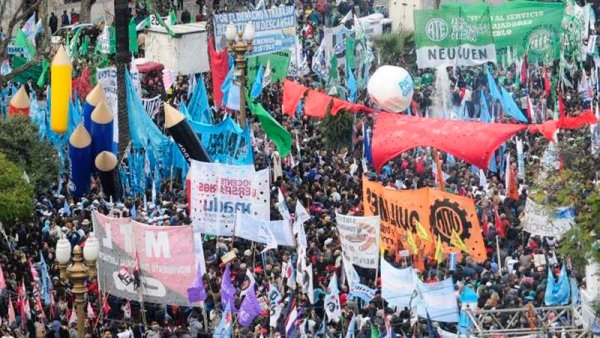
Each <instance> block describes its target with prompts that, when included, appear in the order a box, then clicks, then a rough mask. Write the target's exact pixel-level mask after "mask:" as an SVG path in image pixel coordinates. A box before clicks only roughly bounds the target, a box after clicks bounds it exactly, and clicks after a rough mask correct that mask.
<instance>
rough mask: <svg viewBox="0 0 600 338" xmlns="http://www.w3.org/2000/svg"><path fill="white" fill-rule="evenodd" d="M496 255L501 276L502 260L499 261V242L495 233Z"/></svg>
mask: <svg viewBox="0 0 600 338" xmlns="http://www.w3.org/2000/svg"><path fill="white" fill-rule="evenodd" d="M496 255H497V256H498V271H499V272H500V276H502V262H501V261H500V242H499V241H498V235H496Z"/></svg>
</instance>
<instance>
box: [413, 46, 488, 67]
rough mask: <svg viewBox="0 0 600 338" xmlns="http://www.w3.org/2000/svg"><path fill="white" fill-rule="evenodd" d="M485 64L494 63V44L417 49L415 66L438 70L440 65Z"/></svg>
mask: <svg viewBox="0 0 600 338" xmlns="http://www.w3.org/2000/svg"><path fill="white" fill-rule="evenodd" d="M487 62H496V45H494V44H488V45H483V46H475V45H471V44H463V45H460V46H456V47H439V46H426V47H421V48H417V65H418V66H419V68H438V67H439V66H440V65H445V66H477V65H481V64H484V63H487Z"/></svg>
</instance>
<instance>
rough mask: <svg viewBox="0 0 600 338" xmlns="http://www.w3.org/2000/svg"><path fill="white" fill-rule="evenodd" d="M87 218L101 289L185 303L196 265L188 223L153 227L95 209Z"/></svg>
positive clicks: (124, 295) (137, 297)
mask: <svg viewBox="0 0 600 338" xmlns="http://www.w3.org/2000/svg"><path fill="white" fill-rule="evenodd" d="M92 219H93V223H94V232H95V234H96V237H97V238H98V241H99V242H100V253H99V255H98V283H99V285H100V290H102V291H103V292H108V293H110V294H111V295H113V296H116V297H120V298H125V299H130V300H136V301H139V300H140V295H141V297H143V299H144V301H146V302H150V303H158V304H177V305H189V301H188V297H187V289H188V288H189V287H190V286H191V285H192V284H193V282H194V279H195V277H196V266H197V264H196V261H195V257H194V254H193V253H194V236H193V230H192V227H191V226H189V225H185V226H169V227H157V226H152V225H146V224H142V223H138V222H136V221H133V220H131V219H130V218H113V217H108V216H104V215H102V214H99V213H98V212H94V214H93V215H92ZM136 257H137V262H136ZM136 266H137V268H136ZM138 281H139V283H138Z"/></svg>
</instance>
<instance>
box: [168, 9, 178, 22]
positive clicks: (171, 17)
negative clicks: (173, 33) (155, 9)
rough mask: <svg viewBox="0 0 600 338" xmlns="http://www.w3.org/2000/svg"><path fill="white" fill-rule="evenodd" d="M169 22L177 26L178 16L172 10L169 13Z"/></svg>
mask: <svg viewBox="0 0 600 338" xmlns="http://www.w3.org/2000/svg"><path fill="white" fill-rule="evenodd" d="M169 21H170V22H169V23H170V24H171V25H176V24H177V14H175V11H174V10H172V9H171V10H170V11H169Z"/></svg>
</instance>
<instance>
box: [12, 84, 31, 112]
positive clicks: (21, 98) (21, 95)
mask: <svg viewBox="0 0 600 338" xmlns="http://www.w3.org/2000/svg"><path fill="white" fill-rule="evenodd" d="M29 103H30V102H29V95H27V92H26V91H25V86H21V88H19V90H18V91H17V93H16V94H15V96H13V97H12V99H10V102H9V103H8V115H9V116H15V115H23V116H29Z"/></svg>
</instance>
